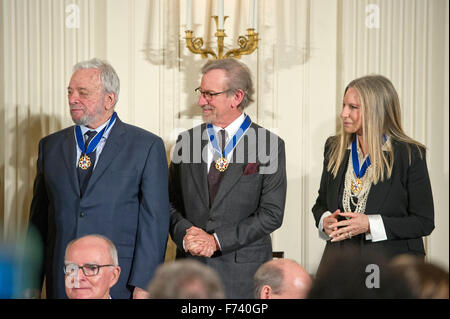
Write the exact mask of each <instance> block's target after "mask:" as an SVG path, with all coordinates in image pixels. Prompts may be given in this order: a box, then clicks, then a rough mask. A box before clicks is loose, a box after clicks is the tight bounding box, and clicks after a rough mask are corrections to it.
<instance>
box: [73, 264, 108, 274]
mask: <svg viewBox="0 0 450 319" xmlns="http://www.w3.org/2000/svg"><path fill="white" fill-rule="evenodd" d="M114 266H115V265H96V264H85V265H83V266H78V265H77V264H66V265H64V274H66V275H69V276H70V275H73V274H75V273H77V272H78V269H80V268H81V270H82V271H83V274H84V275H85V276H86V277H91V276H97V275H98V272H99V271H100V268H102V267H114Z"/></svg>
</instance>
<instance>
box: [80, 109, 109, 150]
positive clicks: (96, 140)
mask: <svg viewBox="0 0 450 319" xmlns="http://www.w3.org/2000/svg"><path fill="white" fill-rule="evenodd" d="M116 117H117V113H116V112H114V113H113V115H112V116H111V119H110V120H109V123H108V125H107V126H106V127H104V128H103V129H102V130H101V131H100V132H98V133H97V135H95V137H94V138H93V139H92V140H91V142H90V143H89V145H88V147H87V149H86V152H84V150H85V145H84V138H83V133H81V127H80V126H79V125H77V126H76V127H75V136H76V138H77V144H78V147H79V148H80V150H81V153H82V154H87V155H88V154H91V153H92V152H93V151H94V150H95V149H96V148H97V145H98V143H99V142H100V140H101V139H102V136H103V134H104V133H105V132H106V131H107V130H108V129H109V128H110V127H111V125H112V124H113V123H114V121H115V120H116Z"/></svg>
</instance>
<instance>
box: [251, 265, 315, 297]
mask: <svg viewBox="0 0 450 319" xmlns="http://www.w3.org/2000/svg"><path fill="white" fill-rule="evenodd" d="M254 281H255V298H257V299H277V298H278V299H280V298H281V299H304V298H306V296H307V294H308V291H309V289H310V287H311V284H312V281H311V277H310V276H309V274H308V273H307V272H306V270H305V269H304V268H303V267H302V266H300V265H299V264H298V263H297V262H295V261H294V260H291V259H284V258H280V259H274V260H271V261H268V262H266V263H265V264H263V265H262V266H261V267H260V268H259V269H258V271H257V272H256V274H255V277H254Z"/></svg>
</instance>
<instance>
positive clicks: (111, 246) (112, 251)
mask: <svg viewBox="0 0 450 319" xmlns="http://www.w3.org/2000/svg"><path fill="white" fill-rule="evenodd" d="M86 237H94V238H98V239H101V240H104V241H105V242H106V243H107V244H108V251H109V255H110V256H111V260H112V263H113V264H114V266H119V257H118V254H117V249H116V246H115V245H114V243H113V242H112V241H111V240H110V239H109V238H107V237H105V236H102V235H98V234H92V235H86V236H83V237H80V238H75V239H73V240H71V241H70V242H69V243H68V244H67V247H66V253H65V255H64V260H65V259H66V256H67V252H68V251H69V248H70V246H72V245H73V244H74V243H75V242H76V241H78V240H80V239H83V238H86Z"/></svg>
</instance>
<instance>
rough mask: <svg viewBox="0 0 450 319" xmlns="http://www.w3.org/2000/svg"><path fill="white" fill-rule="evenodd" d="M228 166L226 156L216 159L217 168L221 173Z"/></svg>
mask: <svg viewBox="0 0 450 319" xmlns="http://www.w3.org/2000/svg"><path fill="white" fill-rule="evenodd" d="M227 168H228V161H227V160H226V159H225V158H223V157H221V158H219V159H218V160H217V161H216V169H217V170H218V171H220V172H221V173H223V172H225V170H226V169H227Z"/></svg>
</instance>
